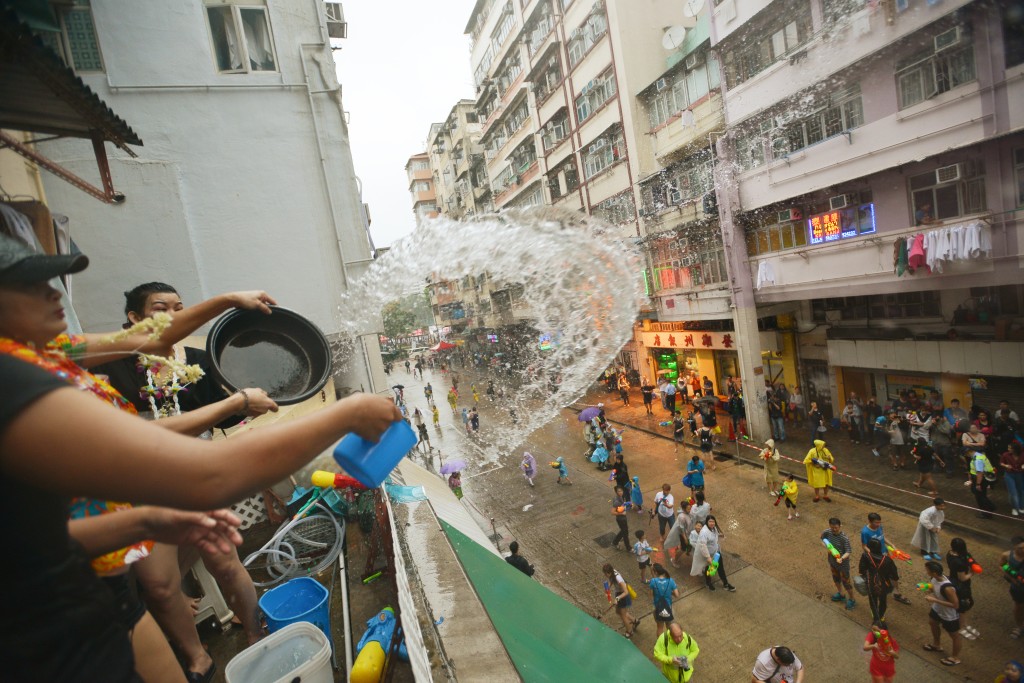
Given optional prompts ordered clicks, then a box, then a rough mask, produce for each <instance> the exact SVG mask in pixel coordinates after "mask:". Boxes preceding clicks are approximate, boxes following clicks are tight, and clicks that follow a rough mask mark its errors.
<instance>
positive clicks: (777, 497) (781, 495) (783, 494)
mask: <svg viewBox="0 0 1024 683" xmlns="http://www.w3.org/2000/svg"><path fill="white" fill-rule="evenodd" d="M785 497H786V490H785V489H779V490H778V491H776V492H775V507H778V506H779V503H781V502H782V499H783V498H785Z"/></svg>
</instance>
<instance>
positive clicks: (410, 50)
mask: <svg viewBox="0 0 1024 683" xmlns="http://www.w3.org/2000/svg"><path fill="white" fill-rule="evenodd" d="M474 4H475V3H474V0H444V1H443V2H423V1H422V0H420V1H419V2H416V1H414V0H392V1H391V2H380V1H379V0H348V1H347V2H345V4H344V6H345V21H347V22H348V38H347V39H346V40H342V41H334V43H335V45H341V46H342V49H341V50H338V51H336V52H335V53H334V59H335V61H336V62H337V64H338V68H337V71H338V80H340V81H341V87H342V97H343V103H344V107H345V110H346V111H348V112H349V115H350V116H351V118H350V121H349V134H350V135H351V139H352V156H353V158H354V160H355V166H356V174H357V175H358V176H359V178H360V179H361V180H362V183H363V201H364V202H367V203H369V205H370V216H371V218H372V224H371V226H370V233H371V234H372V235H373V241H374V243H375V245H376V246H378V247H384V246H389V245H390V244H391V243H392V242H395V241H396V240H398V239H400V238H401V237H403V236H405V235H408V234H409V233H411V232H412V230H413V228H414V227H415V220H414V218H413V213H412V201H411V199H410V196H409V187H408V182H407V180H406V176H405V162H406V161H407V160H408V159H409V157H410V156H412V155H413V154H416V153H417V152H422V151H424V150H425V146H426V139H427V134H428V133H429V130H430V124H431V123H434V122H441V121H444V120H445V119H446V118H447V117H448V112H449V111H451V108H452V107H453V106H454V105H455V103H456V102H457V101H458V100H459V99H461V98H463V97H473V96H474V95H473V77H472V72H471V71H470V68H469V36H466V35H463V33H462V30H463V28H465V26H466V23H467V22H468V21H469V13H470V12H471V11H472V10H473V5H474Z"/></svg>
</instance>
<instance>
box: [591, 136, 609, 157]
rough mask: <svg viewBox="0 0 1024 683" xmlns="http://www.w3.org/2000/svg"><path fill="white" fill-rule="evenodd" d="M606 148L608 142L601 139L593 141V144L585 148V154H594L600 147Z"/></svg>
mask: <svg viewBox="0 0 1024 683" xmlns="http://www.w3.org/2000/svg"><path fill="white" fill-rule="evenodd" d="M607 146H608V141H607V140H605V139H603V138H602V139H601V140H595V141H594V144H592V145H591V146H590V147H589V148H587V153H588V154H594V153H595V152H597V151H598V150H599V149H601V148H602V147H607Z"/></svg>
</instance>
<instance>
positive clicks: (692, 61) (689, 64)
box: [684, 52, 704, 69]
mask: <svg viewBox="0 0 1024 683" xmlns="http://www.w3.org/2000/svg"><path fill="white" fill-rule="evenodd" d="M703 63H704V55H703V54H698V53H696V52H692V53H690V54H688V55H687V56H686V61H685V62H684V65H685V66H686V68H687V69H693V68H695V67H696V66H697V65H698V64H703Z"/></svg>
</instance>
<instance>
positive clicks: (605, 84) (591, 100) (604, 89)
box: [576, 69, 617, 124]
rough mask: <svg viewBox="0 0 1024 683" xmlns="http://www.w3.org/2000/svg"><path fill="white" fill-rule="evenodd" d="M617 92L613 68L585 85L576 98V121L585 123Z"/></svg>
mask: <svg viewBox="0 0 1024 683" xmlns="http://www.w3.org/2000/svg"><path fill="white" fill-rule="evenodd" d="M616 92H617V88H616V85H615V76H614V75H613V74H612V71H611V69H609V70H607V71H605V72H604V73H603V74H601V75H600V76H598V77H597V78H595V79H594V80H592V81H590V82H589V83H587V84H586V85H585V86H583V89H582V90H581V91H580V95H579V96H578V97H577V98H576V123H577V124H580V123H583V122H584V121H586V120H587V119H588V118H590V115H591V114H593V113H594V112H595V111H597V110H598V109H600V108H601V105H603V104H604V103H605V102H607V101H608V100H610V99H611V98H612V97H614V96H615V93H616Z"/></svg>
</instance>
